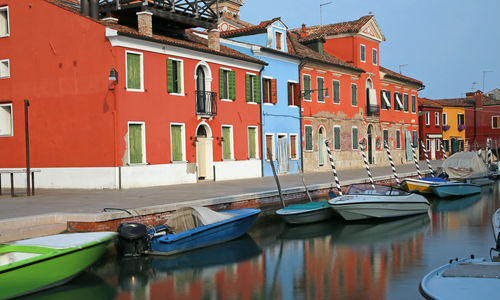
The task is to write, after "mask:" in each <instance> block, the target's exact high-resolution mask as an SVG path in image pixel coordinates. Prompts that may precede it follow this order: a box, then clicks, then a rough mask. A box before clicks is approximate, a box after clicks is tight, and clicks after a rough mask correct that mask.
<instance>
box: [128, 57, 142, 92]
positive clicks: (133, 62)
mask: <svg viewBox="0 0 500 300" xmlns="http://www.w3.org/2000/svg"><path fill="white" fill-rule="evenodd" d="M127 88H129V89H140V88H141V56H140V55H139V54H134V53H127Z"/></svg>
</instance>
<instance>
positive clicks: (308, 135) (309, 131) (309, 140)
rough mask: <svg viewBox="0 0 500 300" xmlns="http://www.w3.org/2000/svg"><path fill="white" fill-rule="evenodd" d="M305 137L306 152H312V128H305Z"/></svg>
mask: <svg viewBox="0 0 500 300" xmlns="http://www.w3.org/2000/svg"><path fill="white" fill-rule="evenodd" d="M305 136H306V150H312V149H313V144H312V127H311V126H306V127H305Z"/></svg>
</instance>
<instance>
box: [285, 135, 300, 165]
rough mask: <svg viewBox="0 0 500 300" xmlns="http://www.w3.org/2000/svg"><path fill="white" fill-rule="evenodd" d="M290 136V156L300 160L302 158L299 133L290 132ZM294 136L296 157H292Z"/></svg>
mask: <svg viewBox="0 0 500 300" xmlns="http://www.w3.org/2000/svg"><path fill="white" fill-rule="evenodd" d="M289 136H290V138H289V142H288V151H289V156H290V159H292V160H298V159H300V155H299V135H298V134H297V133H290V134H289ZM292 136H294V137H295V156H296V157H295V158H294V157H292Z"/></svg>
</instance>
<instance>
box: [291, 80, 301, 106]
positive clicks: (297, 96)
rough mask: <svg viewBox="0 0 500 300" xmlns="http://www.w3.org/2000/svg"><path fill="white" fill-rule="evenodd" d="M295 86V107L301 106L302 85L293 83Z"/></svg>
mask: <svg viewBox="0 0 500 300" xmlns="http://www.w3.org/2000/svg"><path fill="white" fill-rule="evenodd" d="M292 85H293V105H295V106H300V83H292Z"/></svg>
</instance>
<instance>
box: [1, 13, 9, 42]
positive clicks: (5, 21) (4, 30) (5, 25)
mask: <svg viewBox="0 0 500 300" xmlns="http://www.w3.org/2000/svg"><path fill="white" fill-rule="evenodd" d="M9 34H10V29H9V7H8V6H4V7H0V37H4V36H9Z"/></svg>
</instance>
